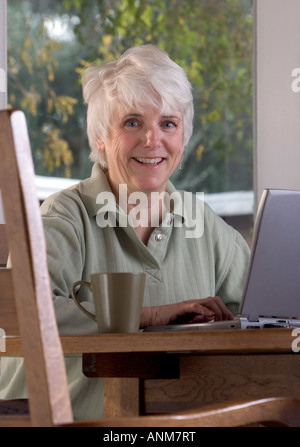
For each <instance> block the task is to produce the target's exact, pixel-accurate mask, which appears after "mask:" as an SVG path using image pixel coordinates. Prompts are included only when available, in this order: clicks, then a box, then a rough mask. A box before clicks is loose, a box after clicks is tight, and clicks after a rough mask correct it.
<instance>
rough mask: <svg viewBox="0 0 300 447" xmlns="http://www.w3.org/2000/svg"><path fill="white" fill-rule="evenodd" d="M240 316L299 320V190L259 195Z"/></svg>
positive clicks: (267, 191) (268, 191) (271, 190)
mask: <svg viewBox="0 0 300 447" xmlns="http://www.w3.org/2000/svg"><path fill="white" fill-rule="evenodd" d="M240 314H241V315H246V316H248V319H249V320H250V321H257V319H258V317H277V318H278V317H279V318H280V317H282V318H300V191H290V190H276V189H268V190H265V191H264V193H263V195H262V198H261V201H260V205H259V208H258V212H257V217H256V222H255V234H254V238H253V246H252V255H251V259H250V263H249V271H248V276H247V279H246V286H245V293H244V298H243V301H242V303H241V308H240Z"/></svg>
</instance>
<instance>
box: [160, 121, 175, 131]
mask: <svg viewBox="0 0 300 447" xmlns="http://www.w3.org/2000/svg"><path fill="white" fill-rule="evenodd" d="M163 127H164V128H165V129H174V128H175V127H176V124H175V123H173V121H165V122H164V123H163Z"/></svg>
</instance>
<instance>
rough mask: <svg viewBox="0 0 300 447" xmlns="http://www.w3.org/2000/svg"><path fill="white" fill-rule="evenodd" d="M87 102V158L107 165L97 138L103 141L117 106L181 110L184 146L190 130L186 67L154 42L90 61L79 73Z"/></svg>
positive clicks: (190, 98)
mask: <svg viewBox="0 0 300 447" xmlns="http://www.w3.org/2000/svg"><path fill="white" fill-rule="evenodd" d="M82 87H83V98H84V101H85V103H86V104H87V134H88V139H89V144H90V147H91V154H90V159H91V160H92V161H94V162H99V163H100V164H101V165H103V166H107V163H106V156H105V152H100V151H99V150H98V146H97V141H106V140H107V137H108V134H109V130H110V125H111V120H112V116H113V113H114V111H115V108H116V106H118V105H120V104H121V105H123V106H125V107H127V106H128V107H129V108H134V107H136V108H140V109H143V108H145V107H147V106H152V107H155V108H158V109H159V110H161V112H162V113H164V114H168V113H170V111H171V110H173V111H180V112H181V115H182V119H183V147H186V146H187V144H188V142H189V139H190V137H191V135H192V131H193V116H194V107H193V96H192V87H191V84H190V82H189V80H188V78H187V76H186V73H185V71H184V70H183V69H182V68H181V67H180V66H179V65H177V64H176V63H175V62H174V61H172V60H171V59H170V57H169V56H168V54H167V53H166V52H164V51H162V50H160V49H159V48H157V47H155V46H153V45H141V46H137V47H133V48H130V49H128V50H127V51H125V52H124V53H123V54H122V55H121V57H120V58H119V59H118V60H115V61H112V62H108V63H106V64H104V65H96V64H91V65H89V66H88V67H87V68H86V69H85V70H84V72H83V76H82Z"/></svg>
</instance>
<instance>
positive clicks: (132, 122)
mask: <svg viewBox="0 0 300 447" xmlns="http://www.w3.org/2000/svg"><path fill="white" fill-rule="evenodd" d="M125 126H127V127H137V126H138V122H137V121H136V120H128V121H126V123H125Z"/></svg>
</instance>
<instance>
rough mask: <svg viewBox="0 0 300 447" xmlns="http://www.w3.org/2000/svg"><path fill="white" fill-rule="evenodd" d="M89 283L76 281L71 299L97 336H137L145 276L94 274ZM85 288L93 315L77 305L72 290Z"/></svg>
mask: <svg viewBox="0 0 300 447" xmlns="http://www.w3.org/2000/svg"><path fill="white" fill-rule="evenodd" d="M90 278H91V281H90V282H88V281H82V280H81V281H76V282H75V283H74V284H73V286H72V297H73V300H74V301H75V303H76V304H77V306H78V307H79V309H80V310H82V312H84V313H85V314H86V315H87V316H88V317H90V318H92V319H93V320H95V321H96V322H97V324H98V330H99V333H101V334H105V333H122V332H123V333H130V332H138V330H139V327H140V320H141V312H142V306H143V300H144V291H145V282H146V274H145V273H123V272H122V273H95V274H92V275H91V276H90ZM78 285H83V286H86V287H88V288H89V289H90V290H91V292H92V294H93V300H94V305H95V314H92V313H91V312H89V311H88V310H86V309H85V308H84V307H83V306H82V305H81V304H80V302H79V301H78V299H77V297H76V293H75V289H76V287H77V286H78Z"/></svg>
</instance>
